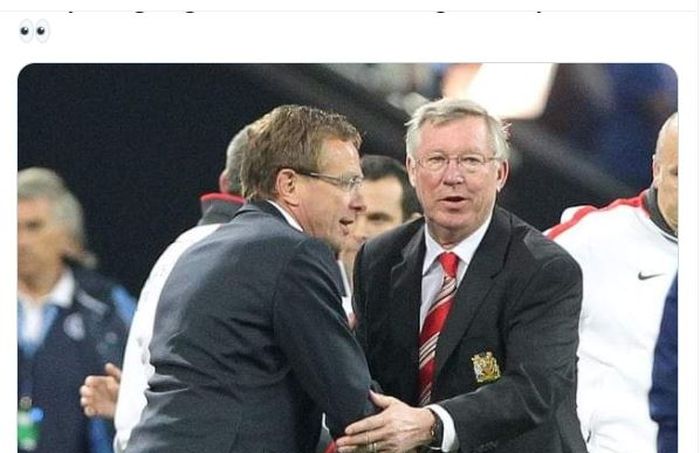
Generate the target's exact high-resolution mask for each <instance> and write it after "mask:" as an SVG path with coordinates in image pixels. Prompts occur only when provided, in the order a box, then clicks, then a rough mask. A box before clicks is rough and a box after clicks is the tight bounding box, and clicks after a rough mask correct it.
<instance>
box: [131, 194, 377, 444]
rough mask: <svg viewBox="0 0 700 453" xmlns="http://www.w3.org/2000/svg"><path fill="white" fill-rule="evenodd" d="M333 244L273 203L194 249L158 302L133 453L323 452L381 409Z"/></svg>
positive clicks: (245, 211)
mask: <svg viewBox="0 0 700 453" xmlns="http://www.w3.org/2000/svg"><path fill="white" fill-rule="evenodd" d="M339 278H340V277H339V271H338V268H337V265H336V262H335V259H334V257H333V254H332V253H331V250H330V248H329V247H328V246H327V245H325V244H324V243H322V242H321V241H319V240H317V239H314V238H312V237H310V236H308V235H307V234H304V233H302V232H300V231H298V230H296V229H294V228H292V227H291V226H290V225H289V224H288V223H287V222H286V221H285V220H284V219H283V217H282V216H281V215H280V213H279V211H277V210H276V209H275V208H274V207H273V206H272V205H270V204H269V203H266V202H262V203H259V204H256V205H253V204H249V205H245V206H244V207H243V208H241V209H240V210H239V211H238V213H237V214H236V216H235V217H234V218H233V220H232V221H231V222H229V223H227V224H225V225H223V226H222V227H220V228H219V229H218V230H217V231H215V232H214V233H212V234H211V235H210V236H208V237H207V238H206V239H204V240H202V241H201V242H198V243H197V244H196V245H194V246H193V247H192V248H191V249H189V250H188V251H187V252H185V253H184V254H183V255H182V257H181V258H180V259H179V260H178V262H177V263H176V265H175V267H174V269H173V271H172V273H171V274H170V276H169V277H168V279H167V281H166V283H165V287H164V289H163V292H162V294H161V297H160V300H159V302H158V308H157V311H156V321H155V326H154V334H153V339H152V341H151V345H150V352H151V363H152V364H153V365H154V367H155V375H154V376H153V378H152V379H151V380H150V381H149V387H150V389H149V390H147V392H146V398H147V401H148V404H147V407H146V409H145V410H144V412H143V414H142V417H141V421H140V423H139V425H138V426H137V427H136V428H135V430H134V432H133V434H132V436H131V439H130V442H129V446H128V448H127V452H129V453H134V452H144V453H145V452H149V453H153V452H168V453H178V452H183V453H184V452H241V453H243V452H245V453H248V452H253V451H254V452H279V453H294V452H299V453H306V452H312V451H314V448H315V446H316V442H317V439H318V435H319V432H320V421H321V413H322V412H324V413H326V414H327V423H328V426H329V428H330V430H331V432H332V433H333V434H334V435H336V436H337V435H339V434H341V433H342V431H343V429H344V428H345V426H346V425H348V424H350V423H352V422H353V421H356V420H358V419H360V418H363V417H364V416H367V415H369V414H371V413H373V412H374V407H373V405H372V404H371V402H370V401H369V398H368V395H369V388H370V377H369V372H368V370H367V363H366V361H365V359H364V356H363V353H362V349H361V348H360V346H359V344H358V343H357V341H356V340H355V339H354V337H353V334H352V333H351V331H350V329H349V327H348V325H347V321H346V318H345V314H344V312H343V308H342V305H341V297H340V291H341V290H340V285H339Z"/></svg>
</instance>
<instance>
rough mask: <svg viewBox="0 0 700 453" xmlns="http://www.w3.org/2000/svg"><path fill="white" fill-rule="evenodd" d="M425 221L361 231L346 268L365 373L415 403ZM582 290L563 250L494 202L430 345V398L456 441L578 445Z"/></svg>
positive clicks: (557, 447)
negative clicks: (370, 233) (366, 237)
mask: <svg viewBox="0 0 700 453" xmlns="http://www.w3.org/2000/svg"><path fill="white" fill-rule="evenodd" d="M424 228H425V227H424V222H423V220H422V219H419V220H417V221H414V222H412V223H410V224H408V225H404V226H401V227H399V228H398V229H396V230H393V231H391V232H389V233H386V234H384V235H382V236H379V237H377V238H375V239H373V240H371V241H369V242H368V243H366V244H365V245H364V247H363V248H362V249H361V251H360V253H359V254H358V258H357V261H356V267H355V274H354V275H355V284H354V288H355V292H354V298H355V299H354V303H355V310H356V311H357V315H358V321H359V324H358V328H357V335H358V339H359V340H360V343H361V344H362V346H363V348H364V350H365V353H366V356H367V360H368V362H369V366H370V372H371V374H372V377H373V378H374V379H376V380H377V381H378V383H379V385H381V387H382V388H383V390H384V391H385V392H386V393H387V394H389V395H392V396H395V397H397V398H399V399H401V400H403V401H405V402H407V403H409V404H411V405H416V404H417V403H418V332H419V307H420V303H421V301H420V299H421V281H422V266H423V258H424V256H425V240H424ZM581 292H582V286H581V271H580V268H579V266H578V264H577V263H576V262H575V261H574V259H573V258H572V257H571V256H570V255H569V254H568V253H567V252H566V251H564V250H563V249H562V248H561V247H559V246H558V245H557V244H555V243H554V242H552V241H550V240H549V239H547V238H545V237H544V236H543V235H542V234H540V233H539V232H538V231H536V230H535V229H534V228H532V227H531V226H529V225H527V224H526V223H525V222H523V221H521V220H520V219H518V218H517V217H516V216H514V215H512V214H510V213H508V212H507V211H505V210H503V209H501V208H498V207H496V208H495V210H494V212H493V217H492V221H491V224H490V225H489V227H488V229H487V231H486V234H485V236H484V238H483V240H482V241H481V244H480V245H479V247H478V248H477V250H476V252H475V254H474V257H473V259H472V261H471V263H470V265H469V267H468V269H467V271H466V273H465V275H464V278H463V279H462V281H461V283H460V286H459V288H458V290H457V293H456V294H455V301H454V303H453V305H452V309H451V312H450V314H449V316H448V318H447V321H446V323H445V326H444V328H443V331H442V333H441V335H440V338H439V341H438V344H437V350H436V358H435V360H436V369H435V377H434V381H433V391H432V401H433V402H437V403H438V404H440V405H441V406H442V407H443V408H445V409H446V410H447V412H449V414H450V415H451V416H452V418H453V420H454V422H455V428H456V432H457V437H458V439H459V443H460V451H462V452H472V451H496V452H513V453H530V452H532V453H549V452H585V451H586V450H585V446H584V443H583V439H582V437H581V432H580V428H579V423H578V419H577V416H576V411H575V373H576V348H577V345H578V329H577V327H578V317H579V312H580V309H581ZM487 353H491V356H490V357H491V358H487V359H486V362H482V364H481V365H482V367H481V368H479V367H478V366H476V364H475V363H474V360H473V359H476V360H477V362H478V355H479V354H482V357H485V356H486V354H487ZM495 366H498V368H499V371H500V376H499V373H497V372H495V370H494V369H495ZM479 381H481V382H479Z"/></svg>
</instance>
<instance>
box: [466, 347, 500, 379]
mask: <svg viewBox="0 0 700 453" xmlns="http://www.w3.org/2000/svg"><path fill="white" fill-rule="evenodd" d="M472 363H473V364H474V376H476V382H478V383H479V384H482V383H484V382H493V381H495V380H497V379H498V378H500V377H501V370H500V368H498V362H497V361H496V358H495V357H494V356H493V354H492V353H491V352H490V351H486V352H480V353H478V354H476V355H475V356H474V357H472Z"/></svg>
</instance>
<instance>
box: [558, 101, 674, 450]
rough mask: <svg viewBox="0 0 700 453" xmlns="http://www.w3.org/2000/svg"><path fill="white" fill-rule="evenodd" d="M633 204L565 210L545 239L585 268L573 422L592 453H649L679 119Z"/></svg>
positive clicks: (666, 128) (664, 135) (669, 275)
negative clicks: (577, 422) (576, 418)
mask: <svg viewBox="0 0 700 453" xmlns="http://www.w3.org/2000/svg"><path fill="white" fill-rule="evenodd" d="M652 168H653V182H652V185H651V187H650V188H649V189H647V190H645V191H643V192H642V193H641V194H639V195H638V196H637V197H634V198H629V199H620V200H616V201H615V202H613V203H611V204H610V205H608V206H606V207H604V208H601V209H595V208H593V207H591V206H584V207H578V208H572V209H568V210H567V211H565V212H564V214H563V217H562V223H561V224H560V225H557V226H555V227H553V228H551V229H550V230H549V231H548V232H547V234H548V236H549V237H550V238H552V239H554V240H555V241H556V242H558V243H559V244H560V245H561V246H563V247H564V248H565V249H566V250H567V251H569V253H571V255H572V256H573V257H574V258H575V259H576V260H577V261H578V263H579V264H580V265H581V269H582V271H583V285H584V287H583V294H584V296H583V305H582V310H581V319H580V324H579V333H580V344H579V348H578V357H579V361H578V391H577V404H578V416H579V419H580V422H581V429H582V433H583V437H584V439H585V440H586V446H587V448H588V451H589V452H590V453H623V452H624V453H627V452H634V453H655V452H656V433H657V426H656V424H655V423H654V422H653V421H652V420H651V418H650V416H649V390H650V388H651V376H652V364H653V354H654V346H655V344H656V339H657V337H658V333H659V327H660V324H661V316H662V312H663V307H664V301H665V298H666V294H667V293H668V290H669V287H670V286H671V283H672V281H673V278H674V276H675V275H676V272H677V270H678V240H677V233H678V114H677V113H676V114H673V115H672V116H671V117H670V118H669V119H668V120H667V121H666V122H665V124H664V125H663V127H662V128H661V131H660V132H659V138H658V142H657V146H656V152H655V154H654V158H653V166H652Z"/></svg>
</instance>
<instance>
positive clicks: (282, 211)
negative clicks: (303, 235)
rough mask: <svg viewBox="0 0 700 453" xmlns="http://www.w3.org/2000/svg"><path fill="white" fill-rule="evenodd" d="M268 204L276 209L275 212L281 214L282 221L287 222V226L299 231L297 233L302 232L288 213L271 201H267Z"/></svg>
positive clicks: (297, 223)
mask: <svg viewBox="0 0 700 453" xmlns="http://www.w3.org/2000/svg"><path fill="white" fill-rule="evenodd" d="M267 202H268V203H270V204H271V205H272V206H274V207H275V208H277V210H278V211H279V212H280V213H281V214H282V216H283V217H284V220H286V221H287V223H288V224H290V225H291V226H292V227H293V228H295V229H297V230H299V231H304V229H303V228H302V227H301V225H299V222H297V221H296V219H295V218H294V217H292V215H291V214H290V213H288V212H287V211H286V210H285V209H284V208H283V207H282V206H280V205H278V204H277V203H275V202H274V201H272V200H267Z"/></svg>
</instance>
